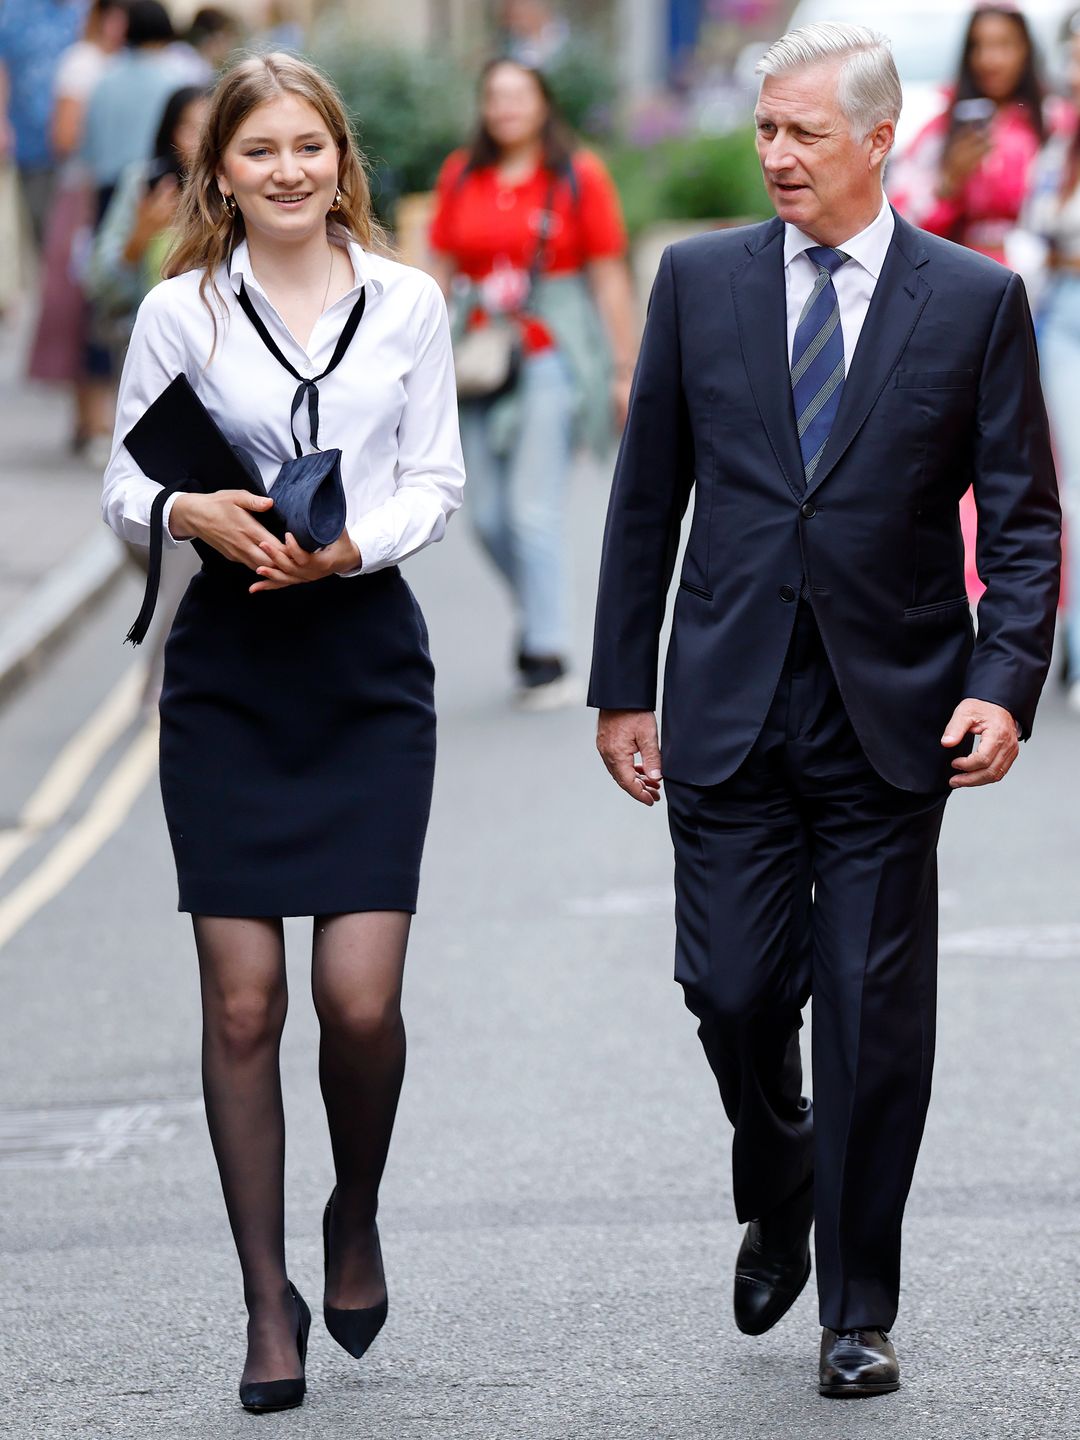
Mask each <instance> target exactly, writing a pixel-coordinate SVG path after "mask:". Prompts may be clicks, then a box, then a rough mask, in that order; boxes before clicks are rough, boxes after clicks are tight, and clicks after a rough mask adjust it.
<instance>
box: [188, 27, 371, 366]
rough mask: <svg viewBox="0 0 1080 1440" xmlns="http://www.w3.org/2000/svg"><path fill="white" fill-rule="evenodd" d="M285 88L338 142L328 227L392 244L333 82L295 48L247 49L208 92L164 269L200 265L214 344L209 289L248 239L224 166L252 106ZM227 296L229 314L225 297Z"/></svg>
mask: <svg viewBox="0 0 1080 1440" xmlns="http://www.w3.org/2000/svg"><path fill="white" fill-rule="evenodd" d="M279 95H298V96H299V97H300V98H301V99H302V100H306V101H308V103H309V104H310V105H312V106H313V107H314V108H315V109H316V110H317V111H318V113H319V117H320V118H321V120H322V121H323V123H324V124H325V126H326V128H327V129H328V130H329V132H330V134H331V136H332V137H333V140H334V143H335V144H336V145H337V149H338V188H339V190H340V192H341V200H340V203H339V204H338V205H337V207H336V208H335V209H334V211H333V212H332V213H330V214H328V215H327V217H326V229H327V234H328V235H336V236H338V237H339V238H351V239H353V240H358V241H359V242H360V244H361V245H363V246H364V248H365V249H372V248H375V249H379V250H383V251H388V250H389V245H388V244H387V241H386V237H385V235H384V233H383V230H382V227H381V226H380V224H379V222H378V221H377V220H376V218H375V216H374V214H373V212H372V208H371V189H370V186H369V185H368V179H367V173H366V171H365V169H364V160H363V156H362V155H361V153H360V149H359V147H358V146H357V144H356V140H355V139H354V137H353V134H352V130H351V128H350V125H349V118H348V115H347V113H346V110H345V105H344V102H343V101H342V99H341V96H340V95H339V94H338V91H337V89H336V87H335V86H334V84H333V82H332V81H331V80H330V79H328V78H327V76H325V75H323V74H322V72H321V71H320V70H317V69H316V68H315V66H314V65H312V64H310V63H309V62H308V61H306V60H301V59H300V58H299V57H298V56H296V55H288V54H285V53H283V52H281V51H274V52H272V53H270V54H266V55H249V56H248V57H247V58H246V59H243V60H240V61H238V62H237V63H236V64H235V65H233V66H232V67H231V68H230V69H228V70H226V71H225V73H224V74H223V75H222V77H221V79H220V80H219V81H218V83H217V85H216V87H215V89H214V91H213V94H212V95H211V97H210V109H209V113H208V114H207V117H206V123H205V125H204V126H203V132H202V137H201V139H200V141H199V147H198V150H197V151H196V155H195V159H194V160H193V161H192V164H191V169H190V172H189V174H188V177H187V181H186V183H185V185H184V188H183V191H182V192H181V197H180V206H179V211H178V213H177V217H176V227H175V228H176V239H175V241H174V243H173V247H172V249H171V250H170V251H169V255H168V259H167V260H166V262H165V265H164V267H163V270H162V274H163V275H164V277H165V278H166V279H170V278H171V277H172V276H174V275H183V274H185V273H186V272H187V271H189V270H202V272H203V275H202V279H201V280H200V282H199V294H200V295H201V296H202V300H203V304H204V305H205V306H206V308H207V309H208V310H209V311H210V315H211V318H212V319H213V321H214V337H215V344H216V339H217V317H216V315H215V314H214V307H213V306H212V305H211V303H210V289H211V286H212V285H213V282H214V277H215V275H216V273H217V270H218V267H219V266H220V265H221V264H222V263H223V262H227V261H228V259H229V257H230V256H231V255H232V253H233V251H234V250H235V249H236V247H237V245H239V244H240V242H241V240H243V238H244V217H243V215H242V214H241V213H240V210H239V208H235V213H234V214H232V215H230V214H229V212H228V210H227V209H226V207H225V201H224V199H223V198H222V194H221V191H220V189H219V188H218V181H217V176H218V171H219V170H220V168H221V160H222V156H223V155H224V153H225V149H226V147H227V145H228V143H229V141H230V140H231V139H232V137H233V136H234V135H235V134H236V131H237V130H238V128H239V127H240V126H241V125H242V124H243V123H244V121H245V120H246V119H247V117H248V115H250V114H251V112H252V110H254V109H255V107H256V106H257V105H263V104H265V103H266V101H268V100H274V99H276V98H277V97H278V96H279ZM220 299H221V297H220V296H219V300H220ZM221 303H222V309H223V313H226V314H227V310H225V307H224V301H223V300H222V301H221Z"/></svg>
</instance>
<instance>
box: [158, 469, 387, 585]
mask: <svg viewBox="0 0 1080 1440" xmlns="http://www.w3.org/2000/svg"><path fill="white" fill-rule="evenodd" d="M273 504H274V502H273V500H272V499H271V498H270V496H268V495H252V494H250V493H249V492H248V491H247V490H217V491H215V492H214V493H213V494H211V495H200V494H195V493H190V492H187V491H184V492H182V493H181V494H179V495H178V496H177V497H176V500H175V501H174V502H173V507H172V511H171V513H170V515H169V530H170V532H171V533H172V535H173V537H174V538H175V539H177V540H192V539H198V540H204V541H205V542H206V543H207V544H208V545H212V546H213V547H214V549H215V550H217V551H219V552H220V553H221V554H222V555H224V556H225V558H226V559H227V560H235V561H237V562H238V563H239V564H241V565H246V566H247V567H248V569H249V570H254V571H255V573H256V575H258V576H259V579H258V580H257V581H256V582H255V584H253V585H251V586H249V590H250V593H251V594H255V593H256V592H257V591H259V590H283V589H284V588H285V587H286V586H287V585H303V584H306V583H307V582H308V581H311V580H322V579H324V578H325V577H326V576H327V575H339V574H343V573H344V572H345V571H347V570H358V569H359V568H360V564H361V558H360V551H359V549H358V548H357V546H356V543H355V542H354V541H353V539H352V538H351V537H350V535H349V533H348V531H347V530H343V531H342V532H341V534H340V535H339V536H338V538H337V539H336V540H335V541H334V543H333V544H332V545H326V546H324V547H323V548H322V549H321V550H318V551H316V552H315V553H314V554H312V553H311V552H310V551H307V550H303V549H301V547H300V546H299V545H298V544H297V543H296V540H295V539H294V538H293V536H292V535H286V536H285V539H284V541H281V540H278V539H277V538H276V536H273V535H271V534H270V533H269V531H268V530H267V529H266V527H265V525H263V524H262V523H261V522H260V520H259V519H258V517H259V515H260V514H262V513H265V512H266V511H267V510H270V509H272V508H273Z"/></svg>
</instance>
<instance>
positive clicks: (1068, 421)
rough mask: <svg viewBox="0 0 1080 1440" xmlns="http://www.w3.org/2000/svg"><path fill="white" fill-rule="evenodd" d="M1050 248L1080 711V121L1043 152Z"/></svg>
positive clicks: (1053, 403) (1048, 368) (1077, 46)
mask: <svg viewBox="0 0 1080 1440" xmlns="http://www.w3.org/2000/svg"><path fill="white" fill-rule="evenodd" d="M1065 35H1066V38H1067V43H1068V62H1067V76H1068V84H1069V92H1070V95H1071V98H1072V101H1073V104H1074V105H1075V107H1076V110H1077V113H1078V114H1080V10H1078V11H1076V12H1075V13H1074V14H1073V15H1071V16H1070V17H1069V19H1068V20H1067V21H1066V23H1065ZM1022 223H1023V226H1024V228H1025V229H1027V230H1029V231H1032V232H1034V233H1035V234H1036V235H1038V236H1039V237H1040V239H1041V240H1042V241H1043V243H1044V244H1045V246H1046V251H1047V263H1048V269H1049V275H1048V277H1047V284H1046V286H1045V289H1044V291H1043V294H1042V298H1041V301H1040V304H1039V351H1040V356H1041V360H1042V364H1041V374H1042V384H1043V392H1044V394H1045V396H1046V408H1047V410H1048V411H1049V413H1050V424H1051V426H1052V428H1053V433H1054V447H1055V449H1056V451H1057V457H1058V466H1059V473H1060V476H1061V498H1062V500H1063V502H1064V507H1065V515H1066V529H1065V584H1064V587H1063V590H1064V604H1065V644H1066V658H1067V666H1068V669H1067V679H1068V687H1069V688H1068V702H1069V708H1070V709H1071V710H1072V711H1073V712H1074V713H1075V714H1076V715H1080V410H1078V409H1077V404H1076V376H1077V373H1078V370H1080V121H1074V123H1073V126H1072V128H1071V130H1070V131H1069V132H1065V133H1062V134H1061V135H1057V136H1055V137H1054V138H1053V140H1052V141H1051V142H1050V144H1049V145H1047V147H1046V149H1045V150H1044V151H1043V154H1042V155H1041V157H1040V159H1039V162H1038V165H1037V166H1036V169H1035V173H1034V176H1033V179H1032V185H1031V195H1030V198H1029V200H1028V204H1027V206H1026V208H1025V211H1024V215H1023V217H1022Z"/></svg>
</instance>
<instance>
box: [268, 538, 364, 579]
mask: <svg viewBox="0 0 1080 1440" xmlns="http://www.w3.org/2000/svg"><path fill="white" fill-rule="evenodd" d="M260 548H261V549H262V551H263V563H262V564H261V565H259V566H258V567H257V569H256V571H255V573H256V574H257V575H258V576H260V577H261V578H260V579H259V581H258V583H257V584H255V585H252V586H250V587H249V589H250V592H251V594H252V595H254V594H256V593H257V592H258V591H259V590H283V589H284V588H285V586H286V585H303V584H305V583H307V582H308V581H310V580H322V579H324V578H325V577H326V576H327V575H340V574H342V573H343V572H344V571H346V570H356V569H358V568H359V566H360V551H359V550H358V549H357V548H356V542H355V540H353V539H352V537H351V536H350V535H349V532H348V531H347V530H343V531H342V532H341V534H340V535H339V536H338V538H337V539H336V540H335V541H334V543H333V544H332V545H324V546H323V548H322V549H321V550H317V551H316V552H315V553H314V554H312V553H311V552H310V551H308V550H302V549H301V548H300V546H299V545H298V544H297V543H296V540H295V539H294V538H293V536H292V535H286V536H285V543H284V545H283V544H282V543H281V541H280V540H276V539H275V538H274V536H273V535H268V536H266V538H265V539H264V540H263V541H262V542H261V546H260Z"/></svg>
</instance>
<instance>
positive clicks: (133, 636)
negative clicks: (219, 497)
mask: <svg viewBox="0 0 1080 1440" xmlns="http://www.w3.org/2000/svg"><path fill="white" fill-rule="evenodd" d="M124 444H125V445H126V446H127V448H128V453H129V454H130V456H131V458H132V459H133V460H134V461H135V463H136V465H138V467H139V469H140V470H141V471H142V472H143V474H145V475H148V476H149V477H150V479H151V480H156V481H157V482H158V484H159V485H160V486H161V487H162V489H161V492H160V494H159V495H157V496H156V497H155V499H154V504H153V506H152V507H151V511H150V547H149V553H148V556H147V573H146V590H145V592H144V594H143V603H142V609H141V610H140V611H139V614H138V616H137V617H136V619H135V623H134V624H133V625H132V627H131V629H130V630H129V631H128V635H127V638H128V639H129V640H130V641H131V643H132V644H133V645H138V644H140V643H141V641H142V640H143V639H145V637H146V632H147V630H148V629H149V626H150V621H151V619H152V618H153V614H154V606H155V604H156V603H157V592H158V583H159V581H160V578H161V547H162V543H163V534H162V531H163V512H164V507H165V501H166V500H167V499H168V497H169V496H170V495H171V494H172V493H173V491H175V490H188V491H193V492H195V493H196V494H200V495H209V494H212V493H213V491H215V490H248V491H250V492H251V494H253V495H265V494H266V486H265V485H264V484H263V482H262V476H261V475H260V473H259V467H258V465H256V463H255V461H254V459H253V458H252V456H250V455H249V454H247V452H246V451H245V450H243V449H241V447H240V446H239V445H233V444H232V443H231V442H230V441H229V440H227V439H226V438H225V436H224V435H223V434H222V432H221V430H220V429H219V428H218V425H217V422H216V421H215V420H214V417H213V416H212V415H211V414H210V412H209V410H207V408H206V406H205V405H204V404H203V403H202V401H201V400H200V399H199V397H198V396H197V395H196V394H195V391H194V390H193V389H192V388H191V385H190V384H189V382H188V378H187V376H186V375H177V377H176V379H175V380H173V381H171V382H170V383H169V384H168V385H166V387H165V389H164V390H163V391H162V392H161V394H160V395H159V396H158V397H157V399H156V400H155V401H154V402H153V404H152V405H150V407H149V408H148V409H147V411H146V413H145V414H144V415H143V417H142V419H141V420H138V421H136V423H135V424H134V425H133V426H132V427H131V429H130V430H129V431H128V433H127V434H126V435H125V436H124ZM255 519H257V520H258V521H259V522H260V524H262V525H263V526H265V528H266V529H267V530H269V531H270V533H271V534H273V535H277V537H278V539H283V538H284V534H285V530H284V526H283V525H282V524H281V523H280V521H279V519H278V516H277V515H276V512H275V511H273V510H268V511H265V512H264V513H262V514H259V515H257V516H255ZM194 545H195V549H196V550H197V551H198V552H199V555H200V556H201V557H202V559H203V561H204V563H209V564H212V565H217V564H229V563H230V562H228V561H227V560H225V558H224V556H222V555H219V554H218V553H217V551H216V550H214V549H212V548H211V547H210V546H209V545H204V544H203V543H202V541H200V540H196V541H194Z"/></svg>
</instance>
